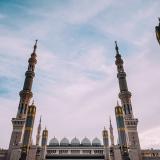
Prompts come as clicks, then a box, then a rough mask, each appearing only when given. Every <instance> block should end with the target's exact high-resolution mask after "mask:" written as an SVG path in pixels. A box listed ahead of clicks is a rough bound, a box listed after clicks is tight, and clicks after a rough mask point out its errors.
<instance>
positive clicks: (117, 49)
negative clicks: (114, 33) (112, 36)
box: [115, 41, 119, 54]
mask: <svg viewBox="0 0 160 160" xmlns="http://www.w3.org/2000/svg"><path fill="white" fill-rule="evenodd" d="M115 49H116V52H117V54H119V48H118V45H117V41H115Z"/></svg>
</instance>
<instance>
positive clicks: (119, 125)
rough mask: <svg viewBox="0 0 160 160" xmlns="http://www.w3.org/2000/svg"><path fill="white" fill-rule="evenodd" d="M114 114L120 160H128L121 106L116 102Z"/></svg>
mask: <svg viewBox="0 0 160 160" xmlns="http://www.w3.org/2000/svg"><path fill="white" fill-rule="evenodd" d="M115 115H116V122H117V130H118V141H119V145H120V151H121V156H122V160H129V154H128V148H127V141H126V133H125V125H124V118H123V108H122V107H121V106H120V105H119V104H118V102H117V106H116V107H115Z"/></svg>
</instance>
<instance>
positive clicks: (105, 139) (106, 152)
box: [102, 127, 109, 160]
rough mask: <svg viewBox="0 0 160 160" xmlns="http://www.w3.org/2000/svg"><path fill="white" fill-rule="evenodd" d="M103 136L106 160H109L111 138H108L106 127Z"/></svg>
mask: <svg viewBox="0 0 160 160" xmlns="http://www.w3.org/2000/svg"><path fill="white" fill-rule="evenodd" d="M102 135H103V144H104V158H105V160H109V138H108V131H107V130H106V128H105V127H104V130H103V131H102Z"/></svg>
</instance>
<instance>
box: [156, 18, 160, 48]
mask: <svg viewBox="0 0 160 160" xmlns="http://www.w3.org/2000/svg"><path fill="white" fill-rule="evenodd" d="M158 19H159V26H156V27H155V31H156V37H157V41H158V43H159V45H160V18H158Z"/></svg>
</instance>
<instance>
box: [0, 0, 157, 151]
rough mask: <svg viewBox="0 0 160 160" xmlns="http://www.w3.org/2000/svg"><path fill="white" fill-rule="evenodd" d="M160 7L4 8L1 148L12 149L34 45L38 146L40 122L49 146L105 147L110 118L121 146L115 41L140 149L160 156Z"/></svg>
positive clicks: (73, 4)
mask: <svg viewBox="0 0 160 160" xmlns="http://www.w3.org/2000/svg"><path fill="white" fill-rule="evenodd" d="M159 6H160V1H159V0H154V1H153V0H134V1H131V0H123V2H122V1H121V3H120V2H119V1H118V0H117V1H116V0H45V1H43V0H34V1H33V0H27V1H21V0H14V1H13V0H1V1H0V35H1V36H0V102H1V105H0V129H1V134H0V135H1V138H0V148H7V147H8V144H9V140H10V136H11V132H12V124H11V118H12V117H15V116H16V113H17V109H18V104H19V91H20V90H21V89H22V87H23V83H24V78H25V71H26V69H27V65H28V58H29V57H30V54H31V53H32V50H33V45H34V42H35V39H38V48H37V65H36V70H35V74H36V76H35V79H34V82H33V89H32V91H33V98H34V102H35V105H36V106H37V114H36V119H35V125H34V133H33V142H35V135H36V129H37V125H38V121H39V117H40V115H42V127H43V128H44V127H45V126H46V127H47V129H48V130H49V140H50V139H51V138H53V137H54V136H55V137H57V138H58V140H61V139H62V138H63V137H67V138H69V140H71V139H72V138H73V137H75V136H76V137H77V138H79V139H80V140H82V139H83V138H84V137H85V136H86V137H88V138H90V139H91V140H92V139H93V138H94V137H98V138H100V139H101V141H102V130H103V128H104V126H106V128H107V129H108V128H109V116H111V119H112V123H113V127H114V135H115V142H117V129H116V120H115V115H114V108H115V106H116V103H117V100H118V93H119V86H118V80H117V71H116V66H115V45H114V41H115V40H117V41H118V46H119V50H120V53H121V55H122V58H123V60H124V67H125V71H126V73H127V83H128V88H129V91H131V92H132V106H133V112H134V116H135V117H136V118H138V119H139V123H138V132H139V138H140V143H141V148H147V149H148V148H160V137H159V132H160V125H159V120H160V118H159V115H160V105H159V104H160V102H159V96H160V85H159V81H160V72H159V70H160V62H159V59H160V46H159V44H158V42H157V40H156V36H155V26H156V25H158V19H157V18H158V17H159V16H160V15H159V13H160V12H159ZM48 143H49V142H48Z"/></svg>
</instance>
